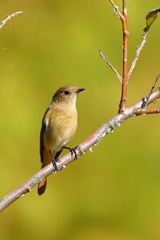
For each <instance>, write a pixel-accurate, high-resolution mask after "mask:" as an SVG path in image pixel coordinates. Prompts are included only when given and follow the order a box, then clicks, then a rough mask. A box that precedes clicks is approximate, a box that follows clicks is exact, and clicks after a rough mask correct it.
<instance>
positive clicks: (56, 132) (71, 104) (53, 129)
mask: <svg viewBox="0 0 160 240" xmlns="http://www.w3.org/2000/svg"><path fill="white" fill-rule="evenodd" d="M84 90H85V89H84V88H78V87H76V86H72V85H65V86H63V87H61V88H59V89H58V90H57V91H56V93H55V94H54V96H53V98H52V101H51V104H50V105H49V107H48V108H47V110H46V111H45V114H44V116H43V119H42V127H41V131H40V159H41V163H42V167H41V168H44V167H45V166H46V165H48V164H49V163H51V162H52V163H53V165H54V167H55V170H57V165H56V162H57V161H58V157H59V156H60V154H61V152H62V151H63V148H67V149H70V150H72V148H69V147H66V145H67V144H68V143H69V142H70V140H71V139H72V137H73V136H74V134H75V132H76V129H77V109H76V100H77V96H78V93H80V92H82V91H84ZM74 152H75V151H74ZM71 153H72V151H71ZM46 186H47V178H44V179H42V180H41V181H40V182H39V184H38V194H39V195H42V194H43V193H44V192H45V190H46Z"/></svg>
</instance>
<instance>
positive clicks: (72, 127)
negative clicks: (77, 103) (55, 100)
mask: <svg viewBox="0 0 160 240" xmlns="http://www.w3.org/2000/svg"><path fill="white" fill-rule="evenodd" d="M51 113H52V114H51ZM47 117H48V118H47V122H48V124H47V126H46V131H45V134H44V145H45V147H46V149H48V150H51V151H59V150H60V149H61V148H62V147H63V146H65V145H67V144H68V142H69V141H70V140H71V139H72V137H73V135H74V134H75V131H76V128H77V111H76V109H75V111H72V112H64V111H63V112H62V111H57V110H56V111H51V112H50V114H49V116H47Z"/></svg>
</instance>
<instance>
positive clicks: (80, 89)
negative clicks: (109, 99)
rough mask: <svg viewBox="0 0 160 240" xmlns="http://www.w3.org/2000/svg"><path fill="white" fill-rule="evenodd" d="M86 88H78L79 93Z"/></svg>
mask: <svg viewBox="0 0 160 240" xmlns="http://www.w3.org/2000/svg"><path fill="white" fill-rule="evenodd" d="M84 90H85V88H79V89H78V90H77V93H79V92H82V91H84Z"/></svg>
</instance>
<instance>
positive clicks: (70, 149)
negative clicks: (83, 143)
mask: <svg viewBox="0 0 160 240" xmlns="http://www.w3.org/2000/svg"><path fill="white" fill-rule="evenodd" d="M77 147H78V146H77ZM77 147H75V148H70V147H62V148H64V149H69V151H70V153H71V156H72V157H73V155H74V156H75V159H77V158H78V157H77V153H76V148H77Z"/></svg>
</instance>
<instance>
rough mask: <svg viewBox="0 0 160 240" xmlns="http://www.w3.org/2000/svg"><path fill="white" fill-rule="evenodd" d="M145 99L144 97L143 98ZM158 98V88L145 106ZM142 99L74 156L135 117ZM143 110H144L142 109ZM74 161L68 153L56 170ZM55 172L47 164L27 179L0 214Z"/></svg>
mask: <svg viewBox="0 0 160 240" xmlns="http://www.w3.org/2000/svg"><path fill="white" fill-rule="evenodd" d="M145 98H146V97H145ZM159 98H160V88H158V89H156V90H155V91H154V92H153V93H152V94H151V96H150V98H149V100H148V102H147V105H148V104H150V103H152V102H155V101H156V100H157V99H159ZM143 99H144V98H143ZM143 99H142V100H140V101H138V102H137V103H135V104H134V105H133V106H131V107H129V108H126V109H125V110H124V111H123V113H119V114H118V115H116V116H115V117H113V118H112V119H110V120H109V121H107V122H105V123H104V124H103V125H101V127H100V128H99V129H97V130H96V131H95V132H94V133H93V134H92V135H91V136H90V137H89V138H87V139H86V140H85V141H84V142H83V143H81V144H80V145H79V147H78V148H76V155H77V156H78V157H80V156H81V155H82V154H83V153H85V152H86V151H88V150H92V147H93V146H95V145H97V144H98V143H99V142H100V141H101V140H102V138H103V137H104V136H105V135H106V134H108V133H109V132H112V131H113V129H114V128H116V127H119V126H120V125H121V124H122V123H123V122H124V121H125V120H127V119H128V118H130V117H132V116H135V115H136V114H137V112H138V111H139V110H137V109H140V108H141V106H142V104H143ZM140 110H141V109H140ZM142 110H145V109H142ZM73 161H74V157H73V156H71V154H70V153H68V154H67V155H65V156H64V157H62V158H61V159H60V160H59V162H57V166H58V169H59V170H61V169H63V168H65V167H66V166H67V165H68V164H69V163H71V162H73ZM53 171H55V168H54V167H53V164H52V163H51V164H49V165H48V166H46V167H45V168H43V169H41V170H40V171H39V172H37V173H36V174H35V175H34V176H32V177H31V178H29V179H28V180H27V181H26V182H25V183H23V184H22V185H21V186H19V187H18V188H17V189H15V190H14V191H12V192H11V193H9V194H8V195H7V196H5V197H4V198H2V199H1V200H0V212H2V211H3V210H4V209H5V208H6V207H8V206H9V205H10V204H11V203H13V202H14V201H16V200H17V199H18V198H20V197H22V196H23V195H24V194H26V193H28V192H30V191H31V190H32V189H33V188H34V186H35V185H37V184H38V183H39V182H40V181H41V180H42V179H43V178H45V177H47V176H48V175H50V174H52V173H53Z"/></svg>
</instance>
